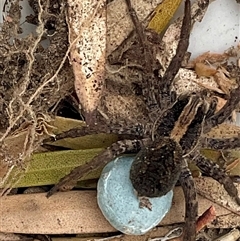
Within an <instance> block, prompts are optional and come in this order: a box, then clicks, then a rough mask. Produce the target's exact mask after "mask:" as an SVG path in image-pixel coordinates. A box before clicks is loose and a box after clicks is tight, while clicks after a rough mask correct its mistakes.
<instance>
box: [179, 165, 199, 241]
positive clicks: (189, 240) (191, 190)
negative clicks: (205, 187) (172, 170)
mask: <svg viewBox="0 0 240 241" xmlns="http://www.w3.org/2000/svg"><path fill="white" fill-rule="evenodd" d="M184 163H185V164H184V167H183V169H182V171H181V174H180V177H179V181H180V183H181V186H182V189H183V193H184V197H185V231H184V234H183V240H184V241H195V240H196V219H197V215H198V214H197V213H198V202H197V194H196V190H195V185H194V180H193V177H192V174H191V172H190V170H189V169H188V167H187V162H186V160H184Z"/></svg>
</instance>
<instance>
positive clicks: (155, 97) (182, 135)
mask: <svg viewBox="0 0 240 241" xmlns="http://www.w3.org/2000/svg"><path fill="white" fill-rule="evenodd" d="M198 1H199V3H198V6H199V8H201V7H204V6H206V5H207V4H208V1H207V0H198ZM126 3H127V6H128V8H129V12H130V14H131V16H132V18H133V22H134V23H135V27H136V30H137V35H139V36H140V40H141V41H140V42H141V44H142V45H143V46H142V47H143V48H145V50H146V51H144V56H143V57H144V58H146V61H145V64H144V63H143V65H145V66H142V69H143V70H144V71H145V72H144V74H145V75H144V77H143V78H142V83H141V84H140V85H141V87H142V95H143V96H142V97H143V98H142V99H143V102H144V103H145V105H146V107H147V108H146V109H147V110H148V112H149V113H146V116H148V119H149V120H150V122H151V123H147V125H146V120H139V119H136V123H135V124H133V123H130V124H129V123H126V125H125V126H123V125H116V121H115V122H110V123H98V124H96V125H95V126H86V127H83V128H80V129H78V128H77V129H72V130H70V131H68V132H65V133H62V134H59V135H57V136H56V137H55V139H54V140H58V139H62V138H65V137H72V138H73V137H77V136H81V135H88V134H93V133H117V134H119V136H120V137H121V136H122V137H127V139H123V138H121V140H120V141H118V142H116V143H114V144H112V145H111V146H110V147H108V148H107V149H106V150H104V151H103V152H102V153H100V154H99V155H98V156H96V157H94V158H93V159H92V160H91V161H90V162H88V163H87V164H85V165H83V166H80V167H77V168H75V169H73V170H72V172H71V173H70V174H68V175H67V176H66V177H64V178H62V179H61V180H60V181H59V183H58V184H56V185H55V186H54V187H53V188H52V189H51V190H50V191H49V193H48V194H47V196H51V195H52V194H53V193H54V192H56V191H57V190H66V189H67V190H69V188H72V187H73V186H74V185H75V184H76V182H77V180H78V179H80V178H81V177H83V176H84V175H86V174H87V173H89V172H90V171H91V170H93V169H95V168H98V167H99V166H102V165H104V164H106V163H108V162H110V161H111V160H113V159H114V158H116V157H117V156H119V155H121V154H123V153H138V154H137V156H136V159H135V161H134V163H133V165H132V168H131V174H130V178H131V180H132V183H133V186H134V188H135V189H136V191H137V193H138V195H140V196H146V197H155V196H161V195H164V194H165V193H167V192H168V191H169V190H171V189H172V188H173V186H174V185H175V184H176V182H177V180H178V179H179V181H180V184H181V186H182V188H183V191H184V196H185V203H186V208H185V212H186V215H185V222H186V224H185V225H186V228H185V233H184V237H183V240H184V241H194V240H195V238H196V230H195V225H196V217H197V201H196V191H195V188H194V181H193V178H192V176H191V173H190V171H189V169H188V166H187V162H186V159H187V158H188V159H191V160H192V161H194V162H195V164H196V165H197V166H198V167H199V168H200V170H201V171H202V172H203V173H205V174H206V175H208V176H210V177H212V178H214V179H215V180H217V181H218V182H220V183H221V184H223V185H224V188H225V189H226V191H227V192H228V193H229V195H230V196H231V197H233V198H234V199H235V200H236V202H237V203H238V204H239V205H240V198H239V197H238V192H237V189H236V187H235V186H234V184H233V182H232V180H231V179H230V178H229V177H228V175H227V174H226V173H225V171H224V170H222V169H220V168H219V167H218V166H217V165H216V164H214V163H212V162H211V161H209V160H207V159H206V158H205V157H203V156H201V155H200V152H199V148H198V147H199V145H198V144H199V142H200V144H202V142H201V138H202V137H201V134H202V132H206V131H209V130H210V129H211V128H212V127H214V126H216V125H218V124H221V123H223V122H224V121H225V120H227V119H228V118H229V116H230V115H231V113H232V111H233V110H234V109H235V107H236V105H237V104H238V103H239V101H240V86H238V87H237V88H236V89H234V90H233V91H232V92H231V93H230V96H229V98H228V100H227V102H226V104H225V106H224V107H223V108H222V109H221V110H220V111H218V112H217V113H215V109H216V99H215V98H214V97H212V96H211V94H210V93H209V91H201V92H198V93H194V94H193V93H191V94H189V93H188V94H185V95H180V96H179V97H178V98H177V99H176V98H173V96H175V95H172V83H173V80H174V78H175V76H176V74H177V72H178V71H179V69H180V67H181V62H182V60H183V58H184V55H185V53H186V51H187V48H188V39H189V35H190V30H191V11H190V10H191V8H190V0H186V1H185V14H184V18H183V21H182V29H181V34H180V37H179V42H178V46H177V48H176V54H175V55H174V57H173V58H172V60H171V62H170V63H169V65H168V67H167V68H166V72H165V74H164V75H163V76H160V75H159V74H158V73H156V65H155V62H156V61H155V60H156V56H152V55H153V53H154V51H152V50H151V44H149V45H148V44H146V39H145V38H144V31H143V29H142V28H141V25H140V24H139V22H138V19H137V16H136V14H135V12H134V10H133V9H132V6H131V3H130V0H126ZM192 18H194V16H192ZM157 72H158V71H157ZM159 72H160V70H159ZM237 82H238V85H239V83H240V80H239V76H238V77H237ZM174 99H175V100H174ZM236 141H237V140H236ZM208 143H211V142H210V141H209V142H208ZM237 143H238V144H239V141H238V142H236V143H235V144H237ZM215 144H216V143H215ZM232 144H233V142H229V140H226V142H224V144H223V143H221V146H222V147H223V148H225V149H227V148H231V146H232ZM208 147H211V146H208ZM192 157H194V158H192Z"/></svg>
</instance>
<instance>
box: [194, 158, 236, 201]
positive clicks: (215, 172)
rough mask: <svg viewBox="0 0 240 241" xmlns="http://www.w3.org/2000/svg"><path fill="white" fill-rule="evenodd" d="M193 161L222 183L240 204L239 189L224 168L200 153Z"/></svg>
mask: <svg viewBox="0 0 240 241" xmlns="http://www.w3.org/2000/svg"><path fill="white" fill-rule="evenodd" d="M193 161H194V162H195V163H196V165H197V166H198V168H199V169H200V170H201V171H202V172H203V173H205V174H206V175H207V176H210V177H212V178H213V179H215V180H216V181H218V182H219V183H220V184H222V185H223V187H224V188H225V190H226V191H227V193H228V194H229V196H231V197H232V198H233V199H234V200H235V201H236V202H237V204H238V205H240V198H239V196H238V190H237V188H236V187H235V186H234V183H233V181H232V179H231V178H230V177H229V176H228V175H227V174H226V172H225V171H224V170H223V169H222V168H220V167H219V166H218V165H217V164H216V163H214V162H212V161H210V160H208V159H207V158H206V157H204V156H202V155H200V154H199V155H197V156H196V157H195V158H193Z"/></svg>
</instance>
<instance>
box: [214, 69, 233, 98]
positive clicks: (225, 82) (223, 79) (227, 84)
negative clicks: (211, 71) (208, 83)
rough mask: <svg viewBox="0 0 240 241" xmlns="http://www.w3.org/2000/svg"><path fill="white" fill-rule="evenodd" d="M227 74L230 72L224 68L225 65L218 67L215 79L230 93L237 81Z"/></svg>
mask: <svg viewBox="0 0 240 241" xmlns="http://www.w3.org/2000/svg"><path fill="white" fill-rule="evenodd" d="M226 74H228V72H227V71H226V69H224V68H223V67H220V68H218V70H217V72H216V73H215V75H214V79H215V81H216V82H217V84H218V85H219V87H220V88H221V89H222V91H223V92H224V93H225V94H227V95H230V90H232V89H233V88H234V86H235V81H234V80H231V79H229V78H228V77H227V76H226Z"/></svg>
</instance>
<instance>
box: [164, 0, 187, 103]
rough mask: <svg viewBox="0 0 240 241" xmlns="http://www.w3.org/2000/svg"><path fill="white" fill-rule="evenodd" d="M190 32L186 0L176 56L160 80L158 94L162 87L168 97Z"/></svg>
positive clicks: (185, 49)
mask: <svg viewBox="0 0 240 241" xmlns="http://www.w3.org/2000/svg"><path fill="white" fill-rule="evenodd" d="M190 31H191V2H190V0H186V1H185V8H184V17H183V22H182V28H181V33H180V40H179V42H178V46H177V50H176V54H175V56H174V57H173V59H172V61H171V62H170V64H169V66H168V68H167V69H166V72H165V74H164V76H163V78H162V81H161V86H160V92H162V91H163V90H162V89H161V88H162V87H164V92H165V93H164V94H166V95H167V96H169V92H170V87H171V85H172V82H173V80H174V78H175V76H176V74H177V72H178V71H179V69H180V67H181V64H182V61H183V59H184V56H185V53H186V51H187V49H188V45H189V36H190ZM164 97H166V96H164ZM164 97H163V98H164Z"/></svg>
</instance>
